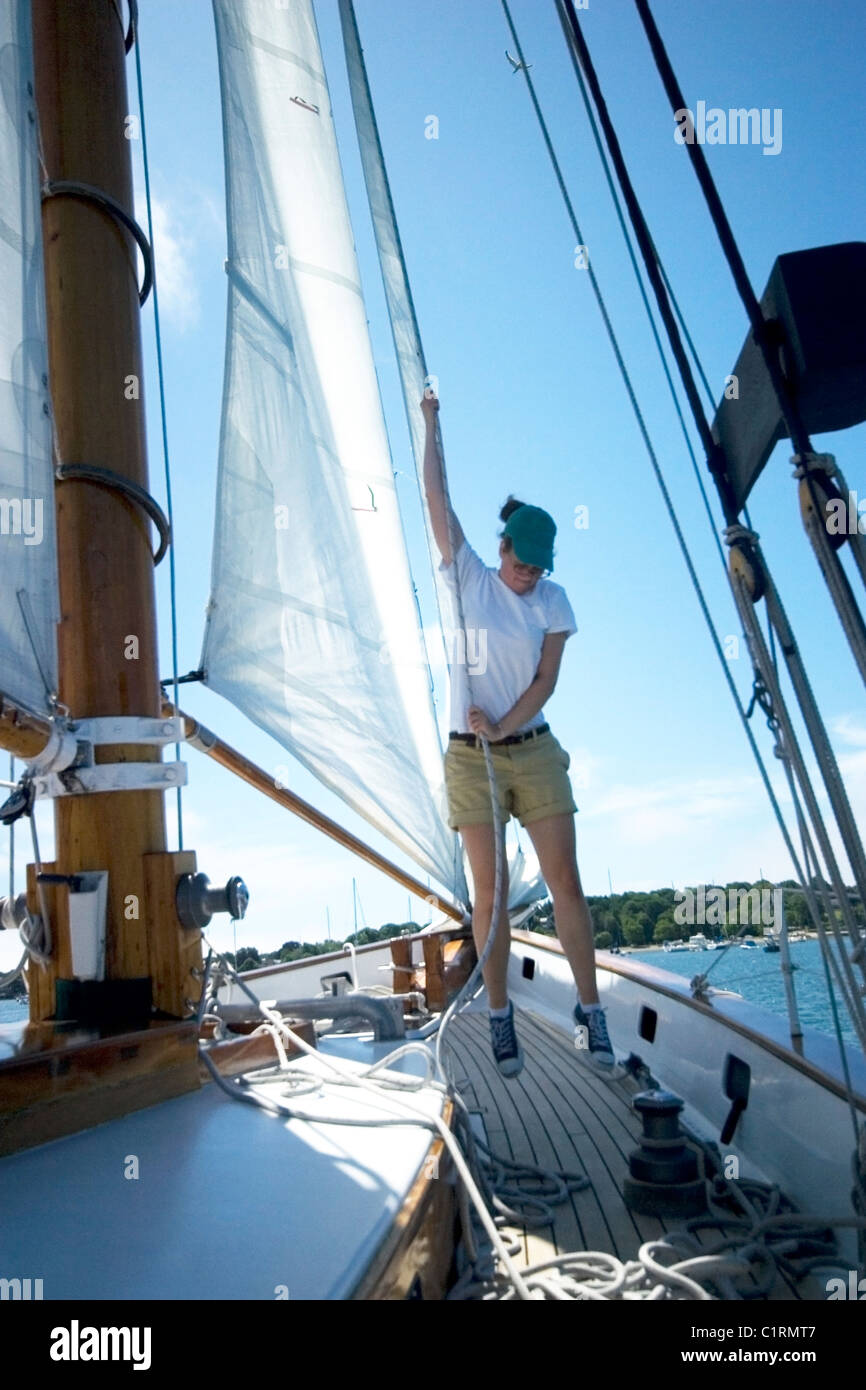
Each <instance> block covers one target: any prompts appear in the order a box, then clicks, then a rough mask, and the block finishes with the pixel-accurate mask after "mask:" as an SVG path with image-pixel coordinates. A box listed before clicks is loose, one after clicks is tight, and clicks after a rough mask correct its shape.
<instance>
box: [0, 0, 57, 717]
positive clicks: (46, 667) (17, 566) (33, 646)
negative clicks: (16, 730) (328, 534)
mask: <svg viewBox="0 0 866 1390" xmlns="http://www.w3.org/2000/svg"><path fill="white" fill-rule="evenodd" d="M41 230H42V224H41V210H40V197H39V162H38V139H37V126H36V111H35V105H34V101H33V54H32V49H31V35H30V5H29V2H28V0H6V3H5V4H4V5H2V6H0V583H2V594H0V691H2V693H3V694H4V695H7V696H9V697H10V698H11V699H12V700H13V701H15V702H16V703H17V704H19V705H22V706H25V707H26V708H29V709H31V710H34V711H36V712H45V711H48V710H49V709H50V696H51V695H52V694H53V693H54V692H55V691H56V689H57V644H56V629H55V624H56V622H57V620H58V616H59V600H58V590H57V561H56V540H55V530H54V478H53V463H52V438H51V416H50V406H49V397H48V358H47V350H46V335H45V306H44V292H43V274H42V237H41Z"/></svg>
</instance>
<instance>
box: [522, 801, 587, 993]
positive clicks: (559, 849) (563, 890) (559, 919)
mask: <svg viewBox="0 0 866 1390" xmlns="http://www.w3.org/2000/svg"><path fill="white" fill-rule="evenodd" d="M526 830H527V833H528V835H529V837H530V839H531V840H532V843H533V845H534V846H535V852H536V854H537V855H538V863H539V866H540V868H541V872H542V874H543V875H544V881H545V883H546V884H547V886H548V888H549V889H550V896H551V897H552V898H553V915H554V920H555V923H556V934H557V936H558V937H559V940H560V942H561V943H562V949H563V951H564V952H565V954H566V957H567V959H568V963H569V965H570V966H571V973H572V974H573V976H574V980H575V984H576V985H577V992H578V995H579V996H580V1002H581V1004H597V1003H598V987H597V985H596V982H595V947H594V945H593V940H592V916H591V914H590V911H589V905H588V903H587V901H586V898H585V897H584V895H583V889H582V887H581V885H580V875H579V873H578V871H577V854H576V850H575V840H574V814H573V812H570V811H566V812H563V813H561V814H560V815H557V816H546V817H545V818H544V819H543V820H537V821H531V822H530V824H529V825H527V827H526Z"/></svg>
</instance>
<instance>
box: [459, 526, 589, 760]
mask: <svg viewBox="0 0 866 1390" xmlns="http://www.w3.org/2000/svg"><path fill="white" fill-rule="evenodd" d="M455 559H456V563H457V569H458V574H459V577H460V597H461V601H462V604H463V619H464V622H465V625H466V626H465V638H464V636H463V633H462V632H460V631H459V630H458V628H459V624H458V615H457V602H456V596H455V583H454V562H453V561H452V563H451V564H450V565H446V564H445V562H444V560H443V561H442V563H441V564H440V566H439V570H440V572H441V574H442V577H443V579H444V580H445V583H446V584H447V585H448V588H449V589H450V590H451V593H452V602H451V608H452V613H451V630H450V631H448V630H446V632H445V639H446V650H447V652H448V661H449V665H450V668H451V717H450V722H449V725H448V727H449V729H453V730H456V732H457V733H464V734H469V733H471V732H472V730H471V729H470V727H469V719H468V710H469V706H470V705H480V706H481V708H482V709H483V710H484V711H485V713H486V714H487V715H488V717H489V718H490V720H491V721H492V722H493V723H494V724H498V723H499V720H500V719H502V718H503V716H504V715H506V714H507V713H508V711H509V710H510V709H512V708H513V707H514V705H516V703H517V701H518V700H519V699H520V697H521V695H522V694H523V693H524V691H525V690H526V689H527V688H528V687H529V686H530V685H531V684H532V682H533V681H534V679H535V677H536V675H537V674H538V663H539V661H540V660H541V648H542V644H543V642H544V636H545V633H548V632H567V633H568V634H569V636H570V635H571V633H573V632H577V623H576V622H575V619H574V613H573V611H572V608H571V604H570V603H569V601H568V598H567V596H566V593H565V590H564V589H563V588H562V586H561V585H559V584H554V583H553V582H552V581H551V580H550V579H539V581H538V583H537V584H536V585H535V587H534V588H533V589H531V590H530V592H529V593H526V594H516V593H515V592H514V590H513V589H509V587H508V585H507V584H506V583H505V582H504V581H503V580H502V579H500V577H499V571H498V569H491V568H489V567H488V566H487V565H485V563H484V561H483V560H482V559H481V557H480V556H479V555H477V554H476V553H475V551H474V550H473V549H472V546H471V545H470V544H469V542H468V541H467V540H465V539H464V541H463V544H462V545H461V546H460V549H459V550H458V551H457V554H456V557H455ZM467 672H468V674H469V677H470V680H471V685H470V681H468V680H467ZM544 722H545V720H544V711H543V710H539V711H538V713H537V714H534V715H533V716H532V718H531V719H529V720H527V722H526V723H525V724H521V726H520V728H519V729H514V730H512V732H513V733H524V732H526V731H527V730H528V729H534V728H536V727H537V726H538V725H539V724H543V723H544Z"/></svg>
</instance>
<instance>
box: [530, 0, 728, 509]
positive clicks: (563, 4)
mask: <svg viewBox="0 0 866 1390" xmlns="http://www.w3.org/2000/svg"><path fill="white" fill-rule="evenodd" d="M556 3H557V9H558V11H559V18H560V20H561V22H562V28H563V31H564V33H565V38H566V43H567V45H568V47H569V50H570V51H571V53H572V56H573V59H574V61H575V65H577V63H579V64H580V67H581V69H582V71H583V73H584V75H585V77H586V82H587V85H588V87H589V90H590V92H591V93H592V99H593V102H594V103H595V109H596V111H597V112H598V118H599V121H600V122H601V127H602V130H603V131H604V138H605V141H606V142H607V148H608V151H609V153H610V158H611V160H612V162H613V166H614V168H615V170H616V175H617V178H618V179H619V184H620V188H621V189H622V195H623V198H624V199H625V204H626V207H627V208H628V213H629V217H630V218H631V223H632V227H633V228H634V234H635V236H636V237H637V242H638V246H639V247H640V251H641V255H642V256H643V260H644V266H645V268H646V273H647V276H648V277H649V282H650V284H651V285H652V287H653V291H654V292H655V296H656V301H657V303H658V307H659V313H660V314H661V317H662V322H663V323H664V326H665V331H666V332H667V335H668V341H669V342H670V345H671V351H672V352H673V355H674V358H675V360H676V364H677V367H678V368H679V373H680V377H681V379H682V383H683V387H684V389H685V393H686V396H687V398H688V402H689V406H690V407H691V411H692V416H693V417H694V421H695V425H696V427H697V431H698V434H699V435H700V438H701V444H702V445H703V449H704V453H705V455H706V459H707V463H708V465H709V468H710V472H711V473H712V475H713V479H714V481H715V484H716V488H717V490H718V493H719V500H720V501H721V504H722V511H723V512H724V514H725V523H726V525H728V526H733V525H735V524H736V522H737V520H738V509H737V505H736V502H735V500H734V495H733V491H732V489H731V484H730V480H729V478H728V474H727V465H726V462H725V456H724V452H723V451H722V449H721V448H720V446H719V445H718V444H717V443H716V441H715V440H714V439H713V435H712V430H711V429H710V424H709V421H708V420H707V417H706V415H705V413H704V408H703V405H702V404H701V398H700V395H699V394H698V388H697V386H696V384H695V379H694V377H693V375H692V369H691V366H690V364H689V359H688V355H687V353H686V350H685V348H684V347H683V342H682V339H681V337H680V331H679V328H678V326H677V321H676V318H675V316H674V313H673V310H672V309H671V306H670V302H669V300H668V296H667V293H666V291H665V286H664V282H663V280H662V277H661V272H660V270H659V265H658V260H657V258H656V253H655V247H654V245H653V240H652V237H651V236H650V234H649V228H648V227H647V224H646V219H645V217H644V215H643V209H642V208H641V205H640V202H639V201H638V197H637V194H636V193H635V191H634V186H633V185H632V181H631V177H630V175H629V172H628V168H627V167H626V162H625V159H624V158H623V153H622V150H621V148H620V143H619V139H618V137H617V133H616V131H615V129H614V126H613V122H612V121H611V118H610V114H609V112H608V109H607V103H606V102H605V99H604V94H603V93H602V90H601V86H600V84H599V81H598V77H597V76H596V72H595V68H594V66H593V63H592V59H591V58H590V56H589V49H588V48H587V46H586V40H585V39H584V37H583V34H582V32H581V29H580V25H579V24H578V22H577V15H576V14H575V12H574V5H573V4H572V0H556Z"/></svg>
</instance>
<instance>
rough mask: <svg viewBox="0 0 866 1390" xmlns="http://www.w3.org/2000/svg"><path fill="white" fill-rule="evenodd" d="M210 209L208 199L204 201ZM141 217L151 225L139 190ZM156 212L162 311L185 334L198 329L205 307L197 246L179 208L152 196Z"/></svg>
mask: <svg viewBox="0 0 866 1390" xmlns="http://www.w3.org/2000/svg"><path fill="white" fill-rule="evenodd" d="M201 201H202V202H203V205H204V206H207V199H206V198H205V199H202V200H201ZM135 204H136V209H137V216H138V217H139V220H140V221H141V223H142V225H143V226H146V225H147V212H146V208H145V202H144V196H143V193H142V192H141V191H140V190H136V195H135ZM151 208H152V212H153V242H154V259H155V262H156V280H157V289H158V292H159V309H160V313H161V314H162V315H163V317H164V318H165V319H166V320H167V321H168V322H169V323H171V324H172V325H173V326H174V327H175V328H177V329H178V330H179V331H180V332H181V333H183V332H186V330H187V329H191V328H195V327H196V325H197V324H198V321H199V317H200V310H201V304H200V301H199V295H198V287H197V285H196V279H195V269H194V267H195V256H196V252H197V249H198V248H197V243H196V240H195V239H194V238H193V237H192V235H191V234H190V233H189V232H187V230H186V228H185V227H184V226H183V225H181V222H180V219H179V217H178V215H177V212H176V211H175V209H174V208H173V207H172V206H170V205H169V203H168V202H166V201H165V200H163V199H162V198H158V197H156V196H154V195H151Z"/></svg>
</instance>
